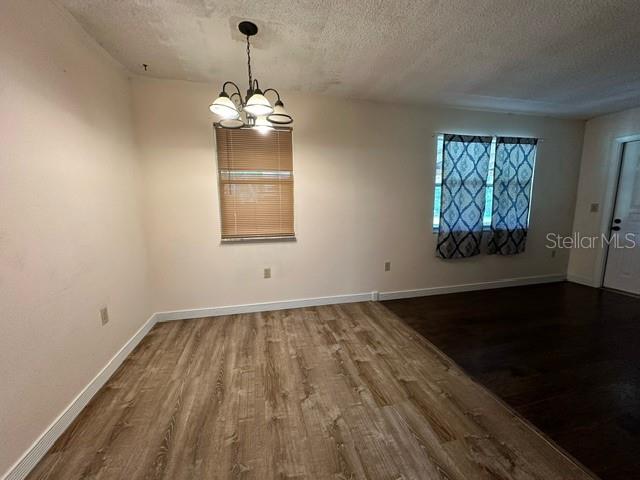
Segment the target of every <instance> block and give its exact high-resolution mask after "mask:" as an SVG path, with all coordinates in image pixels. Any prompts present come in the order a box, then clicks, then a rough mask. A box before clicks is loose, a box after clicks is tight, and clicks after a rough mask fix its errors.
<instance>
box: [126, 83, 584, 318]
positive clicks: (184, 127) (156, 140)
mask: <svg viewBox="0 0 640 480" xmlns="http://www.w3.org/2000/svg"><path fill="white" fill-rule="evenodd" d="M218 90H219V85H205V84H199V83H189V82H178V81H160V80H149V79H143V78H138V79H135V80H134V82H133V93H134V109H135V124H136V128H137V135H138V142H139V146H140V149H141V155H142V158H143V162H144V168H145V180H146V187H147V188H146V191H147V196H146V205H145V208H146V215H145V219H146V229H147V234H148V239H149V252H150V258H151V261H150V268H151V272H152V275H151V278H152V282H153V292H154V293H153V308H154V310H174V309H184V308H200V307H214V306H222V305H235V304H244V303H254V302H263V301H270V300H287V299H297V298H307V297H318V296H325V295H337V294H350V293H359V292H369V291H374V290H375V291H393V290H403V289H415V288H424V287H434V286H447V285H457V284H464V283H473V282H484V281H492V280H499V279H505V278H514V277H523V276H535V275H546V274H564V273H565V272H566V266H567V262H568V252H567V251H560V252H558V255H557V257H556V258H551V254H550V251H549V250H547V249H546V248H545V235H546V233H547V232H558V233H563V234H569V233H570V232H571V223H572V219H573V208H574V203H575V202H574V200H575V190H576V184H577V178H578V168H579V161H580V153H581V144H582V137H583V122H577V121H566V120H553V119H549V118H542V117H534V116H519V115H506V114H495V113H487V112H477V111H464V110H453V109H431V108H410V107H406V106H403V107H399V106H391V105H383V104H376V103H371V102H359V101H347V100H341V99H335V98H327V97H318V96H307V95H301V94H296V95H286V96H285V97H284V100H285V102H286V106H287V108H288V109H289V110H290V111H291V112H292V113H293V114H294V115H295V119H296V123H295V126H294V133H293V138H294V169H295V182H296V183H295V216H296V218H295V221H296V233H297V242H295V243H248V244H232V245H228V244H227V245H220V227H219V221H220V220H219V213H218V192H217V183H216V160H215V153H214V139H213V133H212V125H211V123H212V118H211V116H210V114H209V112H208V109H207V106H208V104H209V103H210V102H211V100H212V99H213V98H214V96H215V95H216V94H217V93H218ZM442 131H445V132H460V133H476V134H499V135H522V136H536V137H542V138H544V143H542V144H541V145H540V147H539V153H538V162H537V166H536V172H535V183H534V192H533V206H532V212H531V230H530V239H529V242H528V248H527V251H526V253H525V254H523V255H519V256H516V257H509V258H504V257H497V256H486V255H482V256H479V257H474V258H471V259H465V260H457V261H442V260H439V259H437V258H435V257H434V253H433V252H434V248H435V236H434V235H433V234H432V232H431V223H430V222H431V211H432V206H433V173H434V156H435V155H434V152H435V139H434V138H433V135H432V134H433V132H442ZM385 260H390V261H391V262H392V271H391V272H388V273H385V272H384V271H383V263H384V261H385ZM264 267H271V268H272V276H273V278H271V279H269V280H265V279H263V278H262V269H263V268H264Z"/></svg>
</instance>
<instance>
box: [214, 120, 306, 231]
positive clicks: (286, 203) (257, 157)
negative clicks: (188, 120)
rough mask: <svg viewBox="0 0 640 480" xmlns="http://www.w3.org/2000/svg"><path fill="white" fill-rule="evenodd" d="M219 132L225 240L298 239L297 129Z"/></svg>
mask: <svg viewBox="0 0 640 480" xmlns="http://www.w3.org/2000/svg"><path fill="white" fill-rule="evenodd" d="M215 131H216V145H217V152H218V176H219V185H220V188H219V190H220V218H221V223H222V226H221V227H222V228H221V230H222V240H223V241H224V240H239V239H260V238H293V237H294V230H293V154H292V144H291V130H289V129H277V130H270V131H268V132H266V133H263V132H259V131H257V130H254V129H250V128H246V129H244V128H242V129H225V128H219V127H216V129H215Z"/></svg>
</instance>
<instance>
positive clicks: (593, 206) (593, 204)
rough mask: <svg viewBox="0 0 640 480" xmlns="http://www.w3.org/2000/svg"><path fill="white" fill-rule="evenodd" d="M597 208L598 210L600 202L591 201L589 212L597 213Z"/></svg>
mask: <svg viewBox="0 0 640 480" xmlns="http://www.w3.org/2000/svg"><path fill="white" fill-rule="evenodd" d="M598 210H600V204H599V203H592V204H591V206H590V208H589V211H590V212H591V213H598Z"/></svg>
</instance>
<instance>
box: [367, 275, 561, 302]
mask: <svg viewBox="0 0 640 480" xmlns="http://www.w3.org/2000/svg"><path fill="white" fill-rule="evenodd" d="M566 278H567V277H566V275H563V274H554V275H536V276H532V277H515V278H506V279H504V280H494V281H490V282H478V283H461V284H459V285H447V286H443V287H427V288H418V289H416V290H397V291H394V292H380V301H383V300H395V299H399V298H412V297H426V296H429V295H444V294H447V293H460V292H472V291H475V290H489V289H492V288H505V287H519V286H523V285H534V284H538V283H554V282H563V281H564V280H566Z"/></svg>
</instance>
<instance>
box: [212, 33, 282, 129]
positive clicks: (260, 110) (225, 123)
mask: <svg viewBox="0 0 640 480" xmlns="http://www.w3.org/2000/svg"><path fill="white" fill-rule="evenodd" d="M238 30H240V32H241V33H242V34H243V35H245V36H246V37H247V69H248V73H249V89H248V90H247V94H246V96H245V97H244V98H243V97H242V93H241V91H240V87H238V85H236V84H235V83H233V82H230V81H227V82H224V84H223V85H222V91H221V92H220V94H219V95H218V98H216V99H215V100H214V102H213V103H212V104H211V105H210V106H209V110H211V112H213V113H215V114H216V115H218V116H219V117H220V120H219V121H218V123H217V125H219V126H221V127H223V128H243V127H251V128H256V129H258V130H260V131H261V132H266V131H269V130H271V129H273V126H274V125H288V124H290V123H292V122H293V118H292V117H291V115H289V114H288V113H287V111H286V110H285V109H284V103H282V100H281V99H280V94H279V93H278V91H277V90H276V89H275V88H267V89H266V90H265V91H264V92H263V91H262V90H260V85H259V84H258V79H257V78H255V79H254V78H253V77H252V74H251V43H250V41H249V39H250V38H251V37H252V36H254V35H255V34H256V33H258V27H257V26H256V24H255V23H252V22H246V21H245V22H240V24H239V25H238ZM227 89H229V90H230V92H228V91H227ZM233 89H235V91H233ZM269 93H273V94H275V95H276V98H277V99H276V102H275V104H274V105H273V106H272V105H271V103H270V102H269V100H268V99H267V97H266V95H267V94H269Z"/></svg>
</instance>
